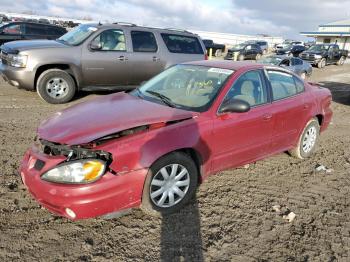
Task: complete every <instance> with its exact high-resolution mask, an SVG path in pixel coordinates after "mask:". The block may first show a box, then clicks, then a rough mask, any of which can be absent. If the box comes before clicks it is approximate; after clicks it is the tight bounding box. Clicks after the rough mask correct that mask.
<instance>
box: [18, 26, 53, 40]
mask: <svg viewBox="0 0 350 262" xmlns="http://www.w3.org/2000/svg"><path fill="white" fill-rule="evenodd" d="M23 26H24V39H26V40H32V39H47V32H46V26H45V25H41V24H23Z"/></svg>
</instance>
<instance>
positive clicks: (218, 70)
mask: <svg viewBox="0 0 350 262" xmlns="http://www.w3.org/2000/svg"><path fill="white" fill-rule="evenodd" d="M208 72H212V73H218V74H225V75H230V74H232V73H233V71H232V70H229V69H222V68H216V67H212V68H210V69H209V70H208Z"/></svg>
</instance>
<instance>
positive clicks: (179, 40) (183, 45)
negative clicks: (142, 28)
mask: <svg viewBox="0 0 350 262" xmlns="http://www.w3.org/2000/svg"><path fill="white" fill-rule="evenodd" d="M161 36H162V38H163V41H164V43H165V45H166V46H167V48H168V50H169V52H170V53H181V54H201V55H203V54H204V50H203V48H202V46H201V44H200V43H199V41H198V38H197V37H192V36H185V35H175V34H165V33H162V34H161Z"/></svg>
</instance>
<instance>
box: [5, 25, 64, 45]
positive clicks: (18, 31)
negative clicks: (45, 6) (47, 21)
mask: <svg viewBox="0 0 350 262" xmlns="http://www.w3.org/2000/svg"><path fill="white" fill-rule="evenodd" d="M66 32H67V30H66V29H65V28H63V27H58V26H54V25H44V24H39V23H29V22H12V23H8V24H6V25H4V26H2V27H0V45H1V44H4V43H6V42H10V41H15V40H31V39H56V38H58V37H60V36H62V35H64V34H65V33H66Z"/></svg>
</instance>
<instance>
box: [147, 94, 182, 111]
mask: <svg viewBox="0 0 350 262" xmlns="http://www.w3.org/2000/svg"><path fill="white" fill-rule="evenodd" d="M146 92H147V93H149V94H151V95H153V96H156V97H158V98H160V100H162V102H163V103H164V104H166V105H168V106H170V107H175V104H174V103H173V101H171V99H170V98H169V97H167V96H165V95H162V94H160V93H158V92H155V91H152V90H146Z"/></svg>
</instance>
